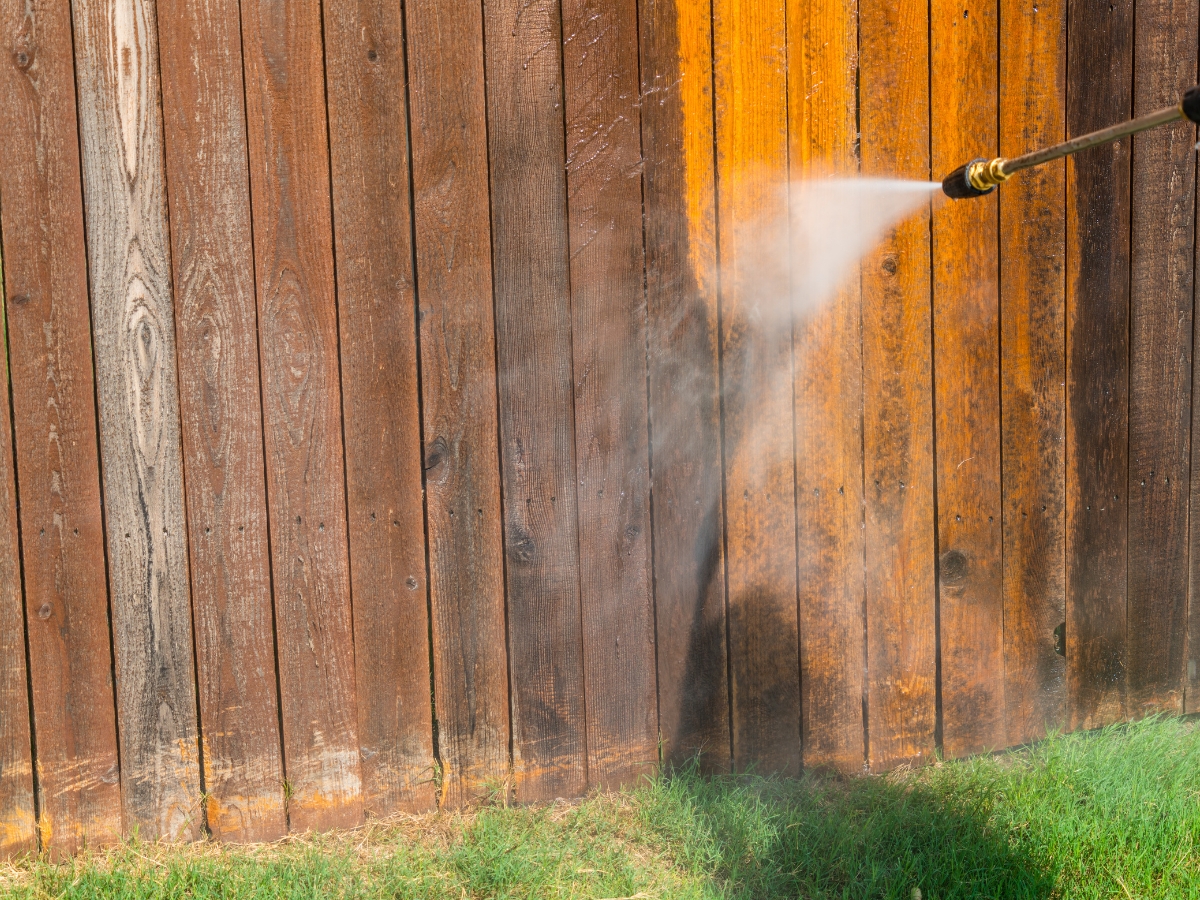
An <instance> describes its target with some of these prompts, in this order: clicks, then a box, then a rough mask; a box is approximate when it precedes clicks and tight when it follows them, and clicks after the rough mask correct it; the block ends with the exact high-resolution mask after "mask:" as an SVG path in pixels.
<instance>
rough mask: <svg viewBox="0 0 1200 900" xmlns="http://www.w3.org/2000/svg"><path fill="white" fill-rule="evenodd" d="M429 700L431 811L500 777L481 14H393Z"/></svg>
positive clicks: (496, 497) (499, 563) (442, 8)
mask: <svg viewBox="0 0 1200 900" xmlns="http://www.w3.org/2000/svg"><path fill="white" fill-rule="evenodd" d="M405 26H406V35H407V39H408V71H409V77H410V86H409V96H410V98H411V102H412V106H411V108H410V110H409V117H410V121H411V123H412V125H411V132H410V134H411V139H412V172H413V189H414V190H413V215H414V217H415V224H416V251H417V281H418V283H419V284H420V287H421V292H420V297H419V300H420V304H421V305H420V324H421V384H422V418H423V422H424V426H425V460H424V462H425V485H426V497H425V502H426V507H427V522H428V528H429V591H430V600H431V606H432V612H433V671H434V700H435V702H436V704H437V725H438V750H439V758H440V760H441V763H442V779H443V782H442V783H443V801H444V805H445V804H449V805H450V806H460V805H463V804H466V803H469V802H470V801H471V800H473V799H476V798H478V797H481V796H484V795H486V793H487V792H488V790H489V789H490V788H491V786H494V785H495V784H498V783H501V782H502V781H503V779H504V777H505V776H506V775H507V773H508V764H509V751H508V746H509V737H510V730H509V718H508V716H509V712H508V654H507V650H506V648H505V632H504V556H503V554H504V538H503V534H502V531H501V521H502V519H501V508H500V460H499V456H498V451H497V447H498V437H499V436H498V428H499V425H498V420H497V410H496V341H495V323H494V318H493V312H492V256H491V252H492V248H491V218H490V212H489V206H488V156H487V152H488V148H487V119H486V117H487V107H486V101H485V96H484V82H483V13H482V9H481V7H480V5H479V4H464V3H460V2H458V0H435V2H427V3H416V4H410V5H409V6H408V7H407V8H406V9H405Z"/></svg>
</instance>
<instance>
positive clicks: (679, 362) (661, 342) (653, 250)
mask: <svg viewBox="0 0 1200 900" xmlns="http://www.w3.org/2000/svg"><path fill="white" fill-rule="evenodd" d="M639 24H640V27H641V48H640V57H641V78H642V97H643V100H642V105H641V122H642V160H643V166H644V176H643V182H642V184H643V191H644V192H645V216H646V219H645V229H644V230H645V245H646V307H647V334H648V343H649V350H648V352H647V369H648V382H649V410H650V421H651V426H650V436H651V457H652V461H653V473H652V474H653V482H654V486H653V503H652V504H651V505H652V512H653V538H654V540H653V544H654V566H653V572H654V610H655V625H656V631H657V649H658V722H659V733H660V735H661V740H662V742H663V757H664V759H665V760H666V761H667V762H668V763H670V764H673V765H683V764H687V763H689V762H690V761H691V760H692V759H693V758H695V759H697V760H698V764H699V766H700V768H701V769H703V770H705V771H725V770H727V769H728V768H729V763H730V756H729V753H730V743H729V680H728V665H727V656H726V649H727V646H728V643H727V635H726V617H725V540H724V524H725V517H724V504H723V497H722V493H721V410H720V363H719V359H718V349H717V322H718V317H717V260H716V252H717V234H716V223H715V218H714V217H715V207H714V204H715V171H714V160H713V114H712V93H711V91H712V33H711V9H710V4H708V3H702V4H695V3H689V2H684V0H645V2H643V3H642V4H640V5H639Z"/></svg>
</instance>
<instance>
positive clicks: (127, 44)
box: [72, 0, 201, 839]
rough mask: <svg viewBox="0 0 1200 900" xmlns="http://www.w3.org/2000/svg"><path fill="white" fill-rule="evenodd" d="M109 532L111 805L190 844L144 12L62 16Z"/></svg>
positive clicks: (167, 349) (168, 333)
mask: <svg viewBox="0 0 1200 900" xmlns="http://www.w3.org/2000/svg"><path fill="white" fill-rule="evenodd" d="M72 11H73V14H74V23H75V54H76V55H75V72H76V80H77V83H78V91H79V128H80V133H81V138H82V140H81V142H80V143H81V147H82V152H83V187H84V200H85V204H86V207H87V211H88V214H87V252H88V262H89V271H90V274H91V291H92V329H93V337H94V348H95V363H96V383H97V387H98V392H97V393H98V404H97V405H98V407H99V411H100V445H101V460H102V463H103V472H104V509H105V526H106V528H107V531H108V564H109V582H110V585H109V586H110V591H111V596H112V621H113V647H114V651H115V654H116V676H117V714H118V717H119V720H120V728H119V731H118V733H119V735H120V746H121V794H122V799H123V801H124V811H125V821H124V824H125V828H126V830H127V831H132V830H133V829H134V828H136V829H137V830H138V834H139V836H140V837H142V838H144V839H154V838H194V837H197V836H199V833H200V825H201V815H200V809H199V802H200V766H199V748H198V746H197V719H196V685H195V679H194V673H195V669H194V656H193V650H192V622H191V610H190V608H189V596H188V594H189V586H188V547H187V534H186V531H185V528H186V524H185V515H184V485H183V453H182V448H181V446H180V418H179V415H180V413H179V388H178V384H177V378H176V370H175V366H176V358H175V322H174V309H173V304H172V298H171V260H170V247H169V246H168V238H167V205H166V185H165V183H164V168H163V143H162V120H161V118H160V110H159V100H160V95H159V75H158V46H157V44H158V39H157V34H156V26H155V11H154V8H153V6H152V4H150V3H148V2H145V0H81V2H79V3H75V4H73V6H72Z"/></svg>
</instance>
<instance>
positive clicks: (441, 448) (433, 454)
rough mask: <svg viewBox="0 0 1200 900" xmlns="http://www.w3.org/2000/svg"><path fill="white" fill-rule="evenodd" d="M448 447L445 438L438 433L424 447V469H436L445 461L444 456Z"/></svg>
mask: <svg viewBox="0 0 1200 900" xmlns="http://www.w3.org/2000/svg"><path fill="white" fill-rule="evenodd" d="M449 452H450V448H449V446H447V444H446V439H445V438H444V437H441V436H440V435H439V436H438V437H436V438H434V440H433V441H432V442H430V444H429V446H428V447H426V448H425V471H426V472H428V471H430V470H431V469H436V468H437V467H438V466H440V465H441V464H442V463H444V462H445V461H446V456H447V455H448V454H449Z"/></svg>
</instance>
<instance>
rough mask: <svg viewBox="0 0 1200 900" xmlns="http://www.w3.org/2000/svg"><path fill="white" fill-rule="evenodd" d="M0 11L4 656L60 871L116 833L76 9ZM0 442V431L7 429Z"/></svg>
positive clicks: (46, 836) (43, 840) (47, 845)
mask: <svg viewBox="0 0 1200 900" xmlns="http://www.w3.org/2000/svg"><path fill="white" fill-rule="evenodd" d="M2 9H3V12H2V13H0V15H2V17H3V18H2V20H0V23H2V24H0V29H2V30H3V31H2V33H3V34H4V35H5V38H6V39H7V40H10V41H11V42H12V46H13V48H14V53H13V56H12V57H11V59H6V61H5V63H4V65H3V66H0V92H2V94H0V122H2V123H3V127H4V129H5V131H6V133H9V134H27V135H29V136H30V139H28V140H21V141H14V142H13V145H12V147H11V148H10V150H9V152H7V153H5V154H4V155H3V157H2V158H0V216H2V222H0V224H2V225H3V244H4V260H3V261H4V283H5V300H6V303H5V313H6V323H5V324H6V327H7V339H8V348H7V351H8V366H7V372H8V375H9V379H10V385H11V390H12V416H13V419H12V422H13V426H14V428H13V431H14V432H15V437H16V458H15V464H16V472H17V473H19V475H20V479H19V480H20V484H19V488H20V501H21V503H20V526H21V530H22V532H23V534H24V535H25V538H24V541H23V542H22V558H21V560H19V561H18V560H16V559H15V558H14V559H13V560H12V565H11V568H8V569H7V570H6V571H5V572H4V573H3V574H0V583H3V584H4V585H5V586H6V590H7V591H11V592H15V593H8V594H6V601H5V602H6V603H13V602H15V603H16V607H15V611H16V613H17V615H18V619H17V623H18V627H19V628H20V629H21V631H20V632H18V633H13V632H9V631H7V630H6V632H5V634H6V645H5V648H4V650H3V651H0V652H3V658H4V659H5V661H6V664H7V667H6V670H5V671H6V672H7V673H8V674H9V675H12V674H14V673H16V671H17V669H18V667H19V668H20V669H21V671H22V672H23V671H24V668H25V665H24V659H25V653H26V646H25V641H26V634H27V636H28V645H29V663H30V665H29V678H30V691H29V694H30V695H31V696H32V701H33V712H34V719H35V720H36V731H37V743H38V755H37V762H38V794H39V798H40V806H41V810H40V813H41V815H40V819H39V826H40V836H39V839H40V846H41V847H42V849H44V850H45V851H46V852H47V853H49V854H50V855H51V856H53V857H59V856H63V855H68V854H71V853H74V852H75V851H76V850H78V849H79V848H80V847H82V846H84V845H85V844H86V845H87V846H90V847H102V846H105V845H106V844H110V843H112V842H113V841H115V840H117V839H118V838H119V837H120V835H121V785H120V770H119V768H118V766H117V726H116V707H115V704H114V697H113V683H112V652H111V645H110V643H109V618H108V615H109V613H108V586H107V584H106V583H105V559H104V519H103V513H102V509H101V499H100V498H101V493H100V459H99V448H98V445H97V439H96V405H95V404H96V394H95V384H94V382H93V369H92V360H91V352H92V346H91V334H90V331H91V327H90V319H89V312H88V270H87V249H86V246H85V243H84V222H83V196H82V186H81V182H80V170H79V132H78V120H77V117H76V96H75V77H74V72H73V61H72V46H71V18H70V10H69V9H67V8H66V7H57V8H44V7H38V8H36V9H34V10H29V9H28V8H26V7H24V6H23V5H18V4H15V3H5V4H4V5H3V7H2ZM5 403H7V400H6V401H5ZM0 431H4V432H6V433H7V432H8V429H7V421H6V422H5V423H4V424H3V425H0ZM0 440H3V441H6V440H7V438H5V439H0ZM3 458H4V463H0V465H11V464H12V462H13V456H12V453H11V449H10V450H8V451H3ZM16 499H17V498H16V496H15V495H12V496H9V497H8V498H7V500H8V502H12V503H15V502H16ZM15 514H16V513H15V511H14V515H15ZM10 524H11V525H12V526H13V527H14V528H15V527H16V525H17V521H16V519H13V520H12V522H11V523H10ZM5 534H7V532H5ZM16 538H17V535H16V533H15V532H14V533H13V535H12V540H13V541H15V540H16ZM15 546H16V545H15V544H14V545H13V549H14V551H15ZM22 574H23V576H24V581H23V586H24V610H25V612H26V615H25V616H24V624H23V625H22V624H21V623H22V605H21V594H20V589H21V586H22ZM6 610H7V612H8V613H10V614H11V613H12V611H13V608H12V607H6ZM8 627H9V626H8V625H6V629H7V628H8ZM22 698H23V699H22V700H21V701H20V705H21V706H23V707H25V712H26V719H25V723H24V725H23V726H22V725H21V724H20V722H18V721H16V720H13V719H9V718H8V713H6V714H5V717H4V718H5V722H6V727H5V732H6V734H11V735H12V737H11V740H14V741H18V742H19V741H21V740H24V741H26V742H28V740H29V735H28V728H29V721H28V702H29V699H28V697H27V696H25V692H24V691H22ZM12 702H16V701H15V700H14V701H12ZM10 729H11V731H10ZM21 731H25V732H26V733H25V737H24V738H22V737H21V736H20V732H21ZM14 771H19V767H18V769H16V770H14ZM12 790H13V791H15V794H9V792H8V789H0V797H2V798H4V799H3V801H0V803H4V804H11V806H12V808H13V810H14V812H13V813H12V814H11V815H15V816H16V817H17V821H16V822H15V823H14V825H13V826H12V828H13V833H14V835H15V837H14V838H13V839H12V840H13V841H16V842H21V841H23V840H24V838H23V837H22V827H23V826H22V825H21V824H20V821H21V815H22V812H21V811H22V810H24V809H25V806H24V804H25V800H24V799H22V796H23V795H22V788H21V783H20V781H17V782H16V783H15V785H14V787H13V788H12ZM10 797H11V799H9V798H10ZM28 803H29V808H28V813H29V814H30V815H32V812H33V809H32V798H31V797H30V798H28ZM0 821H3V822H5V823H7V822H9V814H6V815H5V817H4V818H3V819H0Z"/></svg>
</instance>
